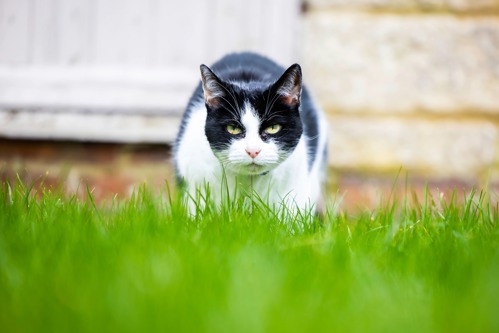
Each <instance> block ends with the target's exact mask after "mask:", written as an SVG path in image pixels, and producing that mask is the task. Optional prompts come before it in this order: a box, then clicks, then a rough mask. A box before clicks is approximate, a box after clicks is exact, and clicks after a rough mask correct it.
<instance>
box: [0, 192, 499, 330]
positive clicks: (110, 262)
mask: <svg viewBox="0 0 499 333" xmlns="http://www.w3.org/2000/svg"><path fill="white" fill-rule="evenodd" d="M165 192H166V191H165ZM167 197H168V196H167V195H166V194H165V195H163V196H157V195H153V194H151V192H150V191H148V190H147V189H146V188H141V189H139V190H137V191H136V192H135V194H134V196H133V197H132V199H130V200H116V201H115V202H112V203H109V202H108V203H106V204H103V205H95V204H94V202H93V200H92V198H91V195H90V196H89V197H88V198H86V199H83V200H82V199H77V198H76V197H75V196H67V195H63V194H61V193H58V192H57V191H55V192H54V191H52V192H51V191H49V190H46V191H45V192H43V193H40V192H38V193H35V191H34V190H32V189H30V188H29V187H26V186H25V185H23V184H20V183H16V184H10V185H9V184H2V185H1V189H0V331H1V332H42V331H45V332H96V331H104V332H109V331H116V332H139V331H141V332H151V331H163V332H200V331H201V332H202V331H205V332H404V333H406V332H499V208H498V206H497V203H494V204H489V202H488V200H487V199H486V196H485V195H480V194H475V195H470V196H469V197H468V199H467V200H466V201H465V202H464V203H459V204H458V203H457V200H453V199H452V198H447V199H446V200H440V199H439V198H431V197H428V196H427V197H426V198H425V199H424V200H422V201H419V202H418V201H417V200H415V199H413V198H412V196H409V197H408V198H392V199H391V200H388V201H387V202H385V203H383V204H380V205H379V207H378V209H376V210H374V211H365V212H348V213H346V212H330V213H329V214H328V215H327V216H326V217H325V219H324V221H322V222H321V221H318V220H317V219H316V218H313V217H310V216H297V217H296V218H294V219H293V220H292V221H288V222H284V221H282V219H281V218H280V217H279V216H275V214H274V212H272V211H270V210H268V209H266V208H264V207H262V206H261V205H259V204H257V203H255V204H254V207H253V209H252V210H251V212H249V211H248V210H247V209H240V208H239V204H238V203H235V204H233V205H231V207H228V206H225V207H223V208H222V209H221V210H220V211H215V210H208V211H207V212H206V213H205V214H203V216H202V217H198V218H189V217H188V216H187V214H186V211H185V209H184V207H183V205H182V204H181V203H180V200H178V199H171V200H169V199H166V198H167Z"/></svg>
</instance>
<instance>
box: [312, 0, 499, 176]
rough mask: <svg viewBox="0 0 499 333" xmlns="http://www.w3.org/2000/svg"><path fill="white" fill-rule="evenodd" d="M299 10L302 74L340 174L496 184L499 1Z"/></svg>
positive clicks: (364, 1)
mask: <svg viewBox="0 0 499 333" xmlns="http://www.w3.org/2000/svg"><path fill="white" fill-rule="evenodd" d="M307 4H308V5H307V7H306V9H307V10H306V13H305V17H304V21H305V22H304V29H305V31H304V48H303V49H304V60H305V63H304V69H305V73H306V75H307V82H308V83H309V85H310V86H311V87H312V90H313V91H314V92H315V95H316V96H317V97H318V99H319V101H320V103H321V105H322V106H323V108H324V109H325V111H326V112H327V114H328V116H329V120H330V131H331V137H330V145H329V152H330V163H331V165H332V166H333V167H334V168H335V169H336V170H337V172H338V173H339V174H341V173H345V172H346V173H350V172H361V173H363V172H367V173H372V174H385V175H386V174H394V173H396V172H397V171H398V170H399V169H400V168H401V167H402V168H403V169H402V170H408V171H409V174H410V175H416V176H421V177H423V178H429V179H450V178H454V179H456V178H458V179H464V180H466V181H470V182H472V183H478V184H480V185H482V186H485V185H487V184H488V183H489V182H492V183H495V184H496V185H497V183H499V1H497V0H412V1H411V0H407V1H403V0H348V1H347V0H310V1H308V2H307Z"/></svg>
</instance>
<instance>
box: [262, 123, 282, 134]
mask: <svg viewBox="0 0 499 333" xmlns="http://www.w3.org/2000/svg"><path fill="white" fill-rule="evenodd" d="M281 127H282V126H281V125H279V124H274V125H272V126H269V127H267V128H266V129H265V133H267V134H276V133H277V132H279V131H280V130H281Z"/></svg>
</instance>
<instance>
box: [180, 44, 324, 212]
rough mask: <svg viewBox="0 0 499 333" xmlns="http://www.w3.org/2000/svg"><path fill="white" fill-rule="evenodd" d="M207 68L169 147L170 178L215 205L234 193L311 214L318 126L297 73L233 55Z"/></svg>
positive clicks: (318, 166)
mask: <svg viewBox="0 0 499 333" xmlns="http://www.w3.org/2000/svg"><path fill="white" fill-rule="evenodd" d="M212 69H213V71H211V70H210V69H209V68H208V67H206V66H204V65H202V66H201V76H202V82H201V83H200V84H199V85H198V87H197V88H196V90H195V92H194V94H193V96H192V97H191V99H190V101H189V104H188V106H187V109H186V111H185V114H184V116H183V119H182V124H181V128H180V131H179V134H178V136H177V140H176V143H175V147H174V163H175V168H176V173H177V178H178V179H179V180H180V181H181V182H182V183H183V184H184V186H185V190H186V191H187V193H188V195H189V197H191V198H195V197H198V196H197V195H196V194H197V193H199V191H202V192H203V191H205V190H206V186H209V189H210V192H211V197H212V198H213V199H214V200H215V201H220V200H221V199H222V197H223V195H224V194H227V192H228V195H229V196H231V197H234V196H235V195H236V194H237V193H236V192H237V191H238V190H237V189H239V190H242V191H243V192H246V193H252V194H256V195H257V196H258V197H259V198H260V199H261V200H263V201H265V202H266V203H268V204H269V205H271V206H277V207H279V206H280V205H281V204H284V205H286V206H287V207H288V208H290V209H293V208H296V207H297V208H299V209H312V210H313V209H315V206H316V204H317V203H318V201H319V199H320V197H321V183H322V179H323V172H324V165H325V158H326V156H325V155H326V154H325V151H326V126H325V121H324V119H323V116H322V114H321V113H320V112H319V110H318V109H317V108H316V107H315V105H314V104H313V102H312V100H311V98H310V96H309V94H308V92H307V90H306V89H305V88H303V87H302V84H301V69H300V67H299V66H298V65H293V66H291V67H290V68H289V69H288V70H287V71H286V72H285V70H284V68H282V67H280V66H279V65H277V64H275V63H274V62H273V61H271V60H269V59H267V58H264V57H262V56H259V55H256V54H253V53H240V54H231V55H228V56H226V57H224V58H223V59H221V60H220V61H218V62H217V63H215V64H214V65H213V66H212ZM283 73H284V74H283ZM281 75H282V76H281ZM191 207H193V205H192V202H191Z"/></svg>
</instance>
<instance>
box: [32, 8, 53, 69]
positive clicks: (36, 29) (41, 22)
mask: <svg viewBox="0 0 499 333" xmlns="http://www.w3.org/2000/svg"><path fill="white" fill-rule="evenodd" d="M58 3H59V0H32V18H31V20H32V23H31V24H32V29H31V32H30V33H31V55H30V64H34V65H56V64H58V60H59V43H58V37H59V33H60V31H59V29H58V17H59V10H58V8H59V7H58Z"/></svg>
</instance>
